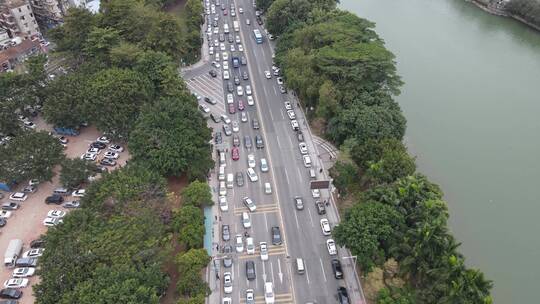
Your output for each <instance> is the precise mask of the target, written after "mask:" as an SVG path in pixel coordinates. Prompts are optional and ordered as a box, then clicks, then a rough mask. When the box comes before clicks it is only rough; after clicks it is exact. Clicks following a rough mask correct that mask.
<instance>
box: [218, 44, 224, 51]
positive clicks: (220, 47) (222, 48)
mask: <svg viewBox="0 0 540 304" xmlns="http://www.w3.org/2000/svg"><path fill="white" fill-rule="evenodd" d="M219 49H220V50H222V51H225V43H220V44H219Z"/></svg>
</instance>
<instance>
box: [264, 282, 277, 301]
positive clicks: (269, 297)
mask: <svg viewBox="0 0 540 304" xmlns="http://www.w3.org/2000/svg"><path fill="white" fill-rule="evenodd" d="M274 302H275V297H274V284H273V283H272V282H265V283H264V303H265V304H274Z"/></svg>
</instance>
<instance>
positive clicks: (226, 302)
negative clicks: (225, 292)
mask: <svg viewBox="0 0 540 304" xmlns="http://www.w3.org/2000/svg"><path fill="white" fill-rule="evenodd" d="M221 304H232V299H231V298H229V297H225V298H223V300H222V301H221Z"/></svg>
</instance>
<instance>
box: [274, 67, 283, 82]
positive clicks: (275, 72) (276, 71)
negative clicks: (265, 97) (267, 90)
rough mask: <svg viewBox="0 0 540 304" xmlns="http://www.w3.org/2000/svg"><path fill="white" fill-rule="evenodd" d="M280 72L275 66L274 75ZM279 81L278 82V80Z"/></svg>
mask: <svg viewBox="0 0 540 304" xmlns="http://www.w3.org/2000/svg"><path fill="white" fill-rule="evenodd" d="M280 73H281V70H280V69H279V68H276V69H275V70H274V76H279V74H280ZM278 83H279V82H278Z"/></svg>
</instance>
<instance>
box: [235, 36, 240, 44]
mask: <svg viewBox="0 0 540 304" xmlns="http://www.w3.org/2000/svg"><path fill="white" fill-rule="evenodd" d="M234 38H235V39H234V41H235V42H236V43H240V42H241V41H240V35H236V37H234Z"/></svg>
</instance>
